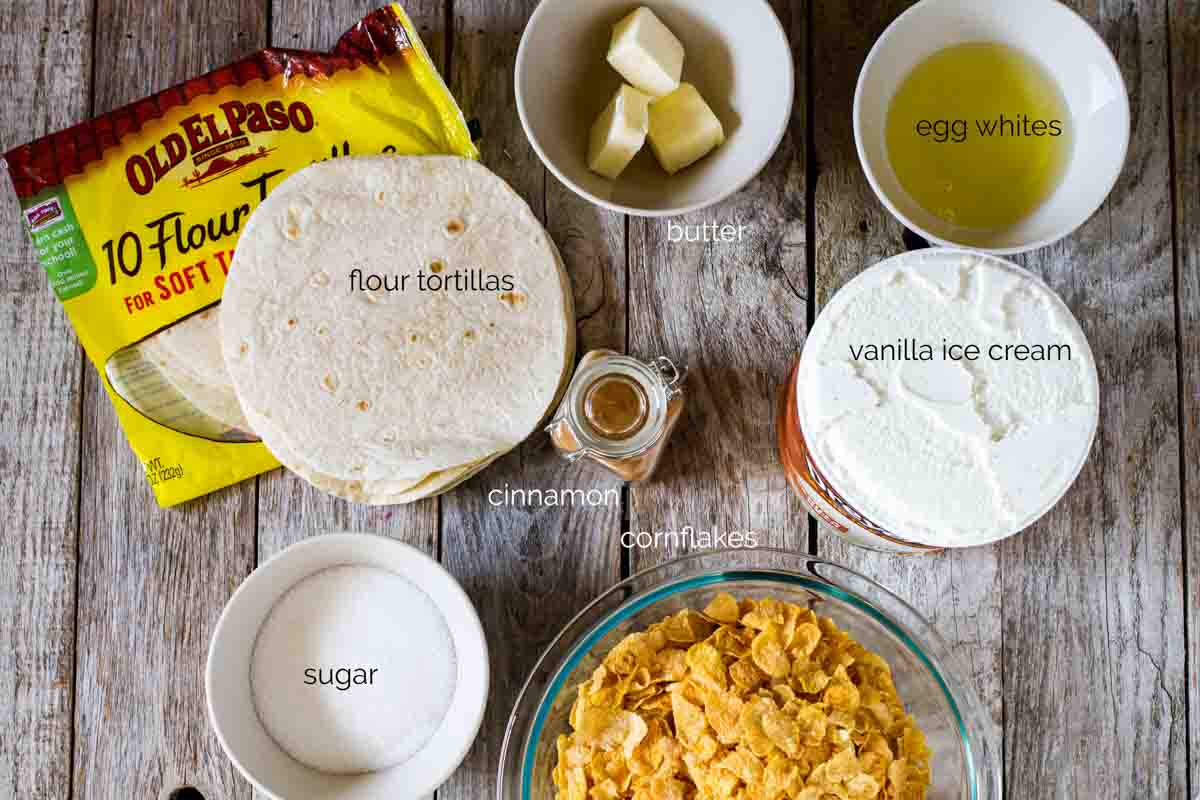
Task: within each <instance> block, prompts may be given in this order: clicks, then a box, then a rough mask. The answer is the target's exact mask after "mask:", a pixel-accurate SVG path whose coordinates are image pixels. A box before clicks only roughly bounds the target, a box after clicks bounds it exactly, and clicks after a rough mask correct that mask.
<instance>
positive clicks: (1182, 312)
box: [1168, 0, 1200, 797]
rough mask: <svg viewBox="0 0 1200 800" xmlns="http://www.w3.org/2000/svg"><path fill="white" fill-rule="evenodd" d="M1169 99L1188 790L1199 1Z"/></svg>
mask: <svg viewBox="0 0 1200 800" xmlns="http://www.w3.org/2000/svg"><path fill="white" fill-rule="evenodd" d="M1168 14H1169V19H1168V25H1169V27H1170V31H1171V50H1170V52H1171V67H1170V68H1171V87H1172V90H1173V91H1172V95H1171V102H1172V108H1173V110H1174V131H1175V154H1174V155H1175V159H1174V167H1175V195H1174V200H1175V293H1176V302H1177V303H1178V313H1179V326H1180V328H1179V354H1178V355H1179V368H1180V381H1179V386H1180V389H1181V394H1180V413H1181V423H1182V428H1181V430H1180V433H1181V438H1182V441H1181V446H1182V448H1183V450H1182V456H1183V458H1182V460H1181V463H1182V465H1183V479H1184V484H1183V496H1184V503H1183V511H1184V513H1185V515H1186V516H1185V517H1184V520H1183V530H1184V536H1185V538H1184V547H1185V552H1184V569H1185V572H1184V579H1185V580H1186V581H1187V584H1186V585H1185V586H1184V597H1185V601H1184V605H1185V608H1186V611H1187V631H1188V637H1187V646H1188V650H1187V662H1186V664H1187V672H1186V675H1190V676H1191V678H1190V680H1188V681H1187V692H1188V696H1187V708H1188V720H1189V722H1190V729H1189V731H1188V742H1189V743H1190V745H1191V758H1190V762H1189V763H1190V769H1189V771H1188V775H1189V776H1190V779H1191V783H1190V786H1189V788H1188V797H1195V796H1196V793H1197V792H1200V680H1197V679H1196V675H1197V674H1200V2H1197V0H1175V2H1173V3H1171V5H1170V6H1169V9H1168Z"/></svg>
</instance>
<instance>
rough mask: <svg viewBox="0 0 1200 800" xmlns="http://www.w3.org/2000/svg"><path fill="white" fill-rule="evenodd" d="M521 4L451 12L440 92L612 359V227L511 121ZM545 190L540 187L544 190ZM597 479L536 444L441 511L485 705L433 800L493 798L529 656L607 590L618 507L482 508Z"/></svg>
mask: <svg viewBox="0 0 1200 800" xmlns="http://www.w3.org/2000/svg"><path fill="white" fill-rule="evenodd" d="M536 5H537V3H536V2H535V0H502V1H501V2H497V1H496V0H455V3H454V9H455V20H454V34H455V35H454V47H453V70H452V73H453V80H452V86H453V88H454V93H455V96H456V97H457V98H458V101H459V103H460V104H461V105H462V107H463V109H464V110H465V112H466V114H467V117H468V118H471V117H477V118H478V119H479V120H480V123H481V124H482V127H483V133H484V138H483V142H482V150H483V163H484V164H486V165H487V166H489V167H491V168H492V169H493V170H494V171H496V172H497V173H498V174H499V175H500V176H501V177H503V178H504V179H506V180H507V181H508V182H509V183H510V184H512V185H513V187H514V188H515V189H516V190H517V191H518V192H519V193H520V194H521V196H523V197H524V198H525V199H526V200H527V201H528V202H529V204H530V206H531V207H532V208H533V210H534V212H535V213H537V214H539V215H540V216H542V217H543V219H545V220H546V223H547V226H548V228H549V230H550V232H551V234H552V236H553V237H554V239H555V241H556V242H557V243H558V245H559V248H560V250H561V251H562V254H563V257H564V260H565V262H566V265H567V270H568V272H569V273H570V274H571V277H572V282H573V285H574V290H575V301H576V306H577V313H578V315H579V319H580V323H579V326H578V331H579V337H580V340H579V350H580V352H583V351H585V350H588V349H591V348H595V347H609V348H614V349H617V350H622V349H624V333H625V318H624V281H625V249H624V239H625V229H624V224H623V221H622V219H621V218H620V217H619V216H617V215H614V214H611V213H607V212H603V211H600V210H598V209H595V208H593V207H590V206H588V205H586V204H584V203H583V202H582V201H580V200H578V199H577V198H575V197H573V196H570V195H569V194H568V193H567V191H566V190H565V189H563V188H562V187H559V186H557V185H553V186H548V185H547V180H548V178H547V176H546V172H545V170H544V169H543V167H542V166H541V164H540V163H539V162H538V159H537V156H536V155H535V154H534V152H533V150H532V148H531V147H530V146H529V144H528V141H527V140H526V138H525V135H524V133H523V132H522V131H521V128H520V123H519V122H518V120H517V115H516V113H515V100H514V95H513V85H512V82H513V77H512V76H513V62H514V59H515V57H516V51H517V45H518V43H519V40H520V34H521V31H522V30H523V28H524V26H525V22H526V20H527V19H528V16H529V14H530V13H531V12H532V11H533V8H534V7H535V6H536ZM550 180H552V179H550ZM617 485H618V484H617V482H616V480H615V479H614V478H612V477H611V476H608V475H607V474H605V473H603V472H601V471H600V470H599V469H597V468H590V467H586V466H572V465H569V464H567V463H566V462H564V461H563V460H561V459H560V458H558V457H557V455H556V454H555V453H554V450H553V448H552V447H551V446H550V444H549V441H548V438H547V437H546V436H545V435H544V434H541V433H539V434H535V436H534V437H533V438H532V439H531V440H530V441H529V442H527V443H526V444H525V445H524V446H522V447H521V448H519V449H518V450H517V451H515V452H513V453H511V454H509V455H508V456H506V457H505V458H503V459H501V460H500V461H498V462H497V463H496V464H494V465H492V466H491V467H490V468H489V469H488V470H486V471H485V472H483V473H482V474H481V475H479V476H478V477H476V478H474V479H473V480H471V481H469V482H468V483H467V484H465V485H464V486H462V487H459V488H458V489H457V490H455V491H454V492H453V493H452V494H449V495H446V496H445V497H443V500H442V559H443V563H444V564H445V565H446V567H447V568H449V569H450V570H451V572H453V573H454V575H455V576H456V577H457V578H458V579H459V581H461V582H462V584H463V586H464V587H465V588H466V590H467V592H468V593H469V594H470V596H471V598H472V600H474V601H475V605H476V608H478V609H479V613H480V616H481V617H482V619H483V626H484V629H485V630H486V632H487V636H488V644H489V647H490V649H491V669H492V686H491V697H490V700H489V703H488V708H487V712H486V714H485V717H484V721H483V728H482V730H481V732H480V735H479V738H478V739H477V740H476V743H475V746H474V748H473V749H472V750H471V752H470V754H469V755H468V756H467V760H466V762H465V763H464V765H463V766H462V767H461V768H460V769H459V770H458V772H456V773H455V775H454V776H453V777H452V778H451V779H450V781H449V782H448V783H447V784H446V785H445V786H443V787H442V789H441V790H440V791H439V792H438V797H439V800H477V799H478V798H484V797H492V796H493V795H494V794H495V771H496V767H497V764H498V761H499V753H500V747H501V743H502V741H503V737H504V730H505V726H506V724H507V721H508V716H509V714H510V712H511V710H512V706H513V702H514V701H515V699H516V695H517V692H518V690H519V689H520V687H521V685H522V684H523V683H524V681H525V679H526V678H527V677H528V674H529V671H530V670H531V669H532V667H533V665H534V663H535V661H536V660H537V658H538V656H539V655H540V654H541V651H542V649H543V648H544V647H545V646H546V645H547V644H549V642H550V640H551V639H552V638H553V637H554V636H555V635H556V634H557V633H558V631H559V630H560V629H561V628H562V626H563V625H564V624H566V622H567V621H568V620H569V619H570V618H571V617H572V616H573V615H574V614H575V613H576V612H577V611H579V610H580V609H581V608H582V607H583V606H584V605H585V604H586V603H587V602H588V601H590V600H591V599H592V598H593V597H595V596H596V595H597V594H599V593H600V592H601V591H602V590H604V589H606V588H607V587H608V586H610V585H611V584H613V583H615V582H616V581H617V579H618V577H619V570H620V554H619V549H618V548H619V541H620V540H619V532H620V526H621V510H622V509H621V505H620V503H615V504H609V505H603V506H597V507H580V506H569V507H562V506H560V507H546V506H540V507H521V506H517V507H513V506H509V507H495V506H493V505H492V503H491V499H493V498H494V497H495V495H493V492H495V491H497V490H499V491H503V490H504V489H505V488H506V487H510V488H513V489H518V488H519V489H527V488H537V489H556V490H562V489H571V488H580V489H585V490H587V489H592V488H597V489H602V490H603V489H608V488H612V487H616V486H617Z"/></svg>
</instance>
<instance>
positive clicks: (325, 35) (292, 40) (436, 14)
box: [258, 0, 446, 563]
mask: <svg viewBox="0 0 1200 800" xmlns="http://www.w3.org/2000/svg"><path fill="white" fill-rule="evenodd" d="M379 5H380V4H379V2H378V0H355V2H352V3H345V4H339V5H338V7H337V8H336V9H331V8H330V6H329V4H328V3H325V2H322V0H275V2H274V3H273V4H272V6H271V28H272V29H271V44H272V45H275V46H280V47H293V48H301V49H305V50H317V51H326V50H329V49H330V48H331V47H333V45H334V43H335V42H336V41H337V40H338V38H339V37H341V35H342V34H343V33H345V32H346V30H348V29H349V28H350V27H352V26H353V25H354V24H355V23H356V22H357V21H358V20H359V19H361V18H362V17H364V16H366V15H367V14H369V13H370V12H371V11H373V10H375V9H376V8H378V7H379ZM405 8H406V10H407V11H408V14H409V16H410V17H411V18H412V20H413V23H414V24H415V25H416V26H417V28H418V30H419V31H420V32H421V38H422V40H423V41H424V42H425V45H426V47H427V48H428V49H429V50H430V54H431V55H432V56H433V58H434V61H435V63H437V65H438V67H439V69H443V71H444V63H443V61H442V59H443V54H444V50H445V47H444V44H445V12H446V4H445V2H443V0H420V2H410V3H406V4H405ZM438 502H439V501H438V500H437V499H436V498H434V499H429V500H422V501H420V502H418V503H413V504H411V505H406V506H394V507H390V508H379V507H371V506H360V505H355V504H353V503H348V502H346V501H345V500H341V499H338V498H336V497H333V496H331V495H328V494H325V493H324V492H321V491H319V490H317V489H315V488H313V487H312V486H310V485H309V484H308V483H306V482H305V481H303V480H301V479H300V478H299V477H297V476H296V475H295V474H293V473H291V472H289V471H288V470H285V469H278V470H275V471H274V472H271V473H268V474H266V475H261V476H259V478H258V531H259V534H258V560H259V562H260V563H261V562H262V561H265V560H266V559H268V558H270V557H271V556H273V555H275V554H276V553H278V552H279V551H280V550H282V549H283V548H285V547H287V546H288V545H290V544H294V543H295V542H297V541H299V540H300V539H303V538H305V537H307V536H311V535H314V534H316V533H328V532H332V531H363V532H369V533H383V534H386V535H388V536H391V537H393V538H396V539H400V540H401V541H404V542H406V543H408V544H411V545H413V546H414V547H418V548H420V549H421V550H424V551H425V552H427V553H429V554H430V555H436V554H437V533H438Z"/></svg>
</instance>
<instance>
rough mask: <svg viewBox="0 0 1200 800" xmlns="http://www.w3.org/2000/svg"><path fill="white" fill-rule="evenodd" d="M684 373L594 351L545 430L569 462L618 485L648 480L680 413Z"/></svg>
mask: <svg viewBox="0 0 1200 800" xmlns="http://www.w3.org/2000/svg"><path fill="white" fill-rule="evenodd" d="M686 374H687V371H686V369H684V368H682V367H677V366H675V364H674V363H672V361H671V360H670V359H669V358H665V357H660V358H656V359H654V360H653V361H649V362H645V361H641V360H639V359H636V358H633V357H631V356H625V355H621V354H620V353H617V352H615V351H613V350H593V351H591V352H590V353H588V354H587V355H585V356H584V357H583V360H582V361H580V362H579V369H578V370H577V371H576V372H575V377H574V378H572V379H571V384H570V386H568V387H567V393H566V396H565V397H564V398H563V401H562V404H561V405H560V406H559V408H558V413H557V414H556V415H555V417H554V421H553V422H551V423H550V424H549V425H548V426H547V427H546V430H547V431H548V432H549V433H550V439H551V441H552V442H554V446H555V448H557V449H558V452H559V453H560V454H561V455H562V456H563V457H564V458H566V459H567V460H569V461H576V460H578V459H581V458H589V459H591V460H592V461H595V462H596V463H598V464H601V465H602V466H604V467H606V468H608V469H609V470H611V471H612V472H613V473H615V474H616V475H617V476H618V477H620V478H621V479H622V480H626V481H641V480H645V479H646V478H649V477H650V475H651V474H652V473H653V472H654V469H655V468H656V467H657V466H658V462H659V459H660V458H661V457H662V453H663V449H664V447H665V445H666V443H667V439H669V438H670V436H671V432H672V431H673V430H674V428H675V425H676V423H677V422H679V415H680V413H681V412H682V411H683V382H684V378H685V376H686Z"/></svg>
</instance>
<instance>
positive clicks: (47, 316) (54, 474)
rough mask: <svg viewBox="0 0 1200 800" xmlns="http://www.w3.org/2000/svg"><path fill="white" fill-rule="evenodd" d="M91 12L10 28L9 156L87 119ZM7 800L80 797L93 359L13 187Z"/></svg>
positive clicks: (25, 10) (3, 764)
mask: <svg viewBox="0 0 1200 800" xmlns="http://www.w3.org/2000/svg"><path fill="white" fill-rule="evenodd" d="M91 22H92V15H91V4H90V3H88V4H85V3H82V2H64V3H60V4H58V5H57V6H56V7H55V8H53V9H51V10H50V11H49V12H47V10H46V9H43V8H42V7H41V6H40V4H36V3H32V2H23V3H17V4H15V5H13V6H11V7H9V8H8V9H6V11H5V13H4V14H3V15H0V65H2V66H0V77H2V78H3V80H2V81H0V151H3V150H7V149H8V148H10V147H13V146H15V145H19V144H22V143H23V142H26V141H29V140H30V139H32V138H34V137H35V136H40V135H42V134H46V133H50V132H52V131H54V130H57V129H59V128H61V127H63V126H65V125H68V124H70V123H71V122H73V121H74V120H76V119H78V118H80V117H83V116H86V115H87V111H88V109H89V107H90V97H91V91H90V86H89V81H90V77H91V57H92V48H91V33H92V26H91ZM0 183H2V184H3V188H2V189H0V220H3V222H2V223H0V253H2V254H3V255H0V326H3V330H4V335H3V337H0V417H2V418H3V419H4V421H5V424H4V425H3V427H2V428H0V486H2V487H3V489H2V490H0V497H2V498H3V503H4V507H5V509H6V511H7V513H8V514H9V518H10V519H11V520H13V521H15V524H14V525H10V526H9V527H8V529H7V530H6V532H5V534H4V535H3V536H0V642H3V643H4V644H3V647H0V698H3V699H2V700H0V796H3V797H24V798H32V799H33V800H49V799H50V798H62V797H66V796H68V794H69V793H70V787H71V737H72V726H73V719H72V708H73V699H74V692H73V682H74V677H75V675H74V672H75V598H76V593H75V590H76V586H75V580H76V569H77V561H76V545H77V539H78V529H79V526H78V514H77V511H78V501H79V476H78V471H79V432H80V428H79V425H80V422H79V419H80V411H79V400H80V395H81V391H82V374H83V373H82V361H83V359H82V354H81V352H80V350H79V345H78V344H77V343H76V341H75V338H74V336H73V334H72V333H71V331H70V325H69V324H68V323H67V321H66V318H65V316H64V315H63V312H62V310H61V309H60V307H59V303H58V300H57V299H56V298H55V297H54V295H53V294H52V293H51V291H50V289H49V287H48V286H47V285H46V274H45V272H44V271H43V270H42V268H41V266H39V265H38V263H37V261H36V260H35V259H34V255H33V250H32V248H31V247H30V244H29V239H28V236H27V235H26V232H25V229H24V227H23V226H22V225H21V224H19V220H20V213H21V212H20V208H19V206H18V205H17V200H16V197H15V195H14V194H13V192H12V189H11V188H10V184H9V181H8V175H7V172H6V171H5V172H4V174H2V175H0Z"/></svg>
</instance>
